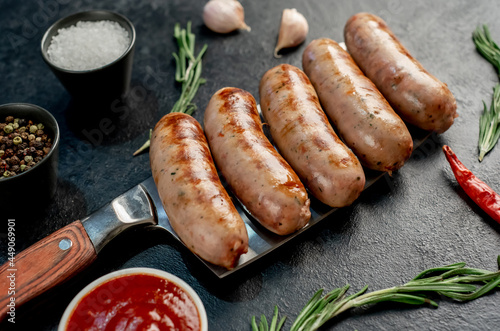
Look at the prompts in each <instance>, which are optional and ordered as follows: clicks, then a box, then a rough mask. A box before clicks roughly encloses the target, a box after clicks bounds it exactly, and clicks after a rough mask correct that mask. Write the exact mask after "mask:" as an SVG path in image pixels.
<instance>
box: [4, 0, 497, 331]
mask: <svg viewBox="0 0 500 331" xmlns="http://www.w3.org/2000/svg"><path fill="white" fill-rule="evenodd" d="M203 4H204V2H201V1H195V0H182V1H181V0H173V1H172V0H168V1H167V0H163V1H159V0H146V1H128V0H121V1H111V0H100V1H94V0H78V1H68V0H49V1H45V0H39V1H15V0H2V2H1V3H0V104H4V103H10V102H28V103H33V104H37V105H40V106H42V107H44V108H46V109H48V110H49V111H51V112H52V114H54V116H55V117H56V119H57V120H58V122H59V125H60V127H61V131H62V139H61V148H60V163H59V179H58V192H57V195H56V197H55V199H54V201H53V202H52V203H51V204H50V205H49V206H47V207H46V208H45V209H41V210H39V211H38V212H37V213H36V216H33V217H28V218H27V217H23V216H21V211H20V210H12V209H11V207H10V206H6V205H2V204H1V202H0V215H1V218H3V222H2V223H3V224H6V221H7V218H15V219H16V243H17V249H18V250H21V249H24V248H26V247H27V246H29V245H31V244H33V243H35V242H36V241H38V240H39V239H41V238H43V237H44V236H46V235H48V234H50V233H51V232H53V231H55V230H57V229H59V228H61V227H62V226H64V225H66V224H69V223H70V222H72V221H74V220H76V219H80V218H83V217H84V216H86V215H88V214H90V213H92V212H93V211H95V210H96V209H98V208H99V207H101V206H103V205H105V204H106V203H108V202H109V201H110V200H112V199H113V198H114V197H116V196H117V195H119V194H121V193H123V192H124V191H126V190H127V189H128V188H130V187H132V186H134V185H136V184H138V183H139V182H141V181H142V180H144V179H146V178H148V177H149V176H150V169H149V163H148V154H147V153H146V154H143V155H140V156H138V157H132V153H133V151H134V150H135V149H137V148H138V147H139V146H140V145H142V143H143V142H144V141H145V139H146V137H147V135H148V133H147V131H148V129H149V128H151V127H153V125H154V124H155V123H156V121H157V120H158V119H159V118H160V117H161V116H162V115H164V114H166V113H168V112H169V110H170V108H171V107H172V106H173V104H174V102H175V100H176V99H177V97H178V95H179V90H180V88H179V86H178V85H176V84H175V82H174V77H173V74H174V63H173V60H172V56H171V53H172V52H174V51H176V45H175V43H174V39H173V37H172V35H173V27H174V23H176V22H180V23H182V25H183V26H184V25H185V23H186V22H187V21H188V20H191V21H192V22H193V30H194V32H195V33H196V35H197V38H198V39H197V40H198V42H197V45H198V47H201V45H202V43H207V44H208V45H209V46H208V51H207V53H206V55H205V57H204V59H203V63H204V72H203V76H204V77H206V78H207V79H208V82H207V84H205V85H204V86H202V87H201V88H200V90H199V92H198V95H197V97H196V99H195V100H194V101H195V102H196V103H197V105H198V106H199V108H198V110H197V111H196V113H195V115H194V116H195V117H196V118H197V119H198V120H201V119H202V117H203V109H204V108H205V107H206V105H207V103H208V100H209V98H210V96H211V95H212V94H213V93H214V92H215V91H216V90H218V89H219V88H222V87H224V86H235V87H240V88H243V89H245V90H248V91H249V92H251V93H252V94H253V95H254V96H256V97H257V98H258V84H259V80H260V78H261V76H262V75H263V74H264V72H265V71H266V70H268V69H270V68H271V67H273V66H275V65H277V64H279V63H290V64H293V65H296V66H299V67H301V56H302V51H303V49H304V48H305V46H306V45H307V43H308V42H310V41H311V40H313V39H315V38H319V37H330V38H332V39H335V40H337V41H342V39H343V37H342V35H343V26H344V23H345V22H346V21H347V19H348V18H349V17H350V16H351V15H352V14H355V13H357V12H360V11H369V12H372V13H375V14H378V15H380V16H381V17H383V18H384V19H385V20H386V21H387V22H388V24H389V25H390V26H391V27H392V29H393V31H394V32H395V33H396V35H397V36H398V37H399V38H400V40H401V41H402V42H403V43H404V45H405V46H407V48H408V49H409V50H410V52H411V53H412V54H413V55H414V56H415V57H416V58H417V59H418V60H420V61H421V62H422V63H423V65H424V66H425V67H426V68H427V69H428V70H429V71H430V72H432V73H433V74H435V75H436V76H437V77H438V78H440V79H441V80H442V81H444V82H446V83H447V84H448V85H449V87H450V89H451V91H452V92H453V93H454V95H455V96H456V99H457V103H458V112H459V114H460V117H459V118H458V119H457V120H456V122H455V124H454V125H453V126H452V127H451V129H450V130H449V131H447V132H446V133H444V134H442V135H432V136H431V137H430V138H429V139H428V140H427V141H426V142H425V143H424V144H423V145H422V146H421V147H420V148H419V149H418V150H417V151H415V152H414V154H413V157H412V158H411V159H410V160H409V162H408V163H407V164H406V165H405V166H404V167H403V168H402V169H401V170H400V171H398V172H396V173H394V174H393V176H392V177H388V176H385V177H384V178H383V179H381V180H380V181H379V182H378V183H376V184H375V185H374V186H372V187H371V188H370V189H368V190H367V191H365V192H364V193H363V194H362V196H361V197H360V198H359V200H358V201H357V202H355V203H354V204H353V205H352V206H351V207H348V208H343V209H341V210H339V211H337V212H335V213H334V214H333V215H332V217H330V218H329V219H327V220H324V221H323V222H322V223H321V224H319V225H318V226H315V227H314V228H311V229H310V230H308V231H306V232H305V233H303V234H302V235H301V236H300V237H298V238H296V239H295V240H293V241H292V242H290V243H288V244H287V245H285V246H284V247H282V248H281V249H279V250H277V251H275V252H273V253H272V254H270V255H269V256H266V257H265V258H263V259H262V260H259V261H258V262H257V263H255V264H252V265H251V266H249V267H247V268H245V269H243V270H244V271H243V272H239V273H236V274H234V275H233V276H232V277H230V278H229V279H224V280H222V281H221V280H218V279H216V278H215V277H214V276H213V275H212V274H210V272H209V271H208V270H207V269H206V268H205V267H204V266H203V265H201V264H200V263H199V261H198V260H197V259H196V258H193V257H192V255H191V254H190V253H189V252H187V251H186V250H185V249H184V248H183V247H182V246H181V245H179V244H178V243H176V242H174V241H173V240H172V239H171V238H170V237H169V236H168V235H165V234H164V233H163V232H162V231H157V230H144V229H141V230H135V231H132V232H130V233H127V234H124V235H122V236H120V237H118V238H116V239H115V240H114V241H113V242H112V243H110V244H109V245H108V246H107V247H106V248H105V249H104V250H103V251H102V252H101V254H100V255H99V257H98V259H97V261H96V262H95V263H94V264H93V265H92V266H91V267H90V268H88V269H87V270H85V271H84V272H82V273H81V274H80V275H78V276H77V277H76V278H74V279H72V280H70V281H69V282H67V283H66V284H64V285H62V286H60V287H58V288H57V289H55V290H53V291H50V292H49V293H46V294H45V295H42V296H41V297H39V298H37V299H35V300H33V301H31V302H30V303H28V304H26V305H25V306H23V307H20V308H18V309H17V316H16V317H17V318H16V324H15V325H12V324H10V323H5V322H4V323H3V324H1V325H0V329H5V330H13V329H18V330H29V329H31V330H33V328H34V327H35V325H36V327H35V329H36V330H55V329H56V327H57V324H58V321H59V319H60V317H61V316H62V313H63V311H64V309H65V307H66V305H67V304H68V303H69V302H70V300H71V299H72V297H73V296H74V295H76V294H77V293H78V291H80V290H81V289H82V288H83V287H84V286H85V285H87V284H88V283H90V282H91V281H92V280H94V279H96V278H98V277H99V276H101V275H103V274H106V273H108V272H111V271H114V270H117V269H121V268H126V267H137V266H143V267H153V268H158V269H161V270H165V271H168V272H171V273H173V274H175V275H177V276H180V277H181V278H182V279H184V280H185V281H186V282H187V283H189V284H190V285H191V286H192V287H193V288H194V289H195V290H196V291H197V292H198V294H199V295H200V297H201V298H202V300H203V302H204V304H205V307H206V310H207V313H208V319H209V326H210V330H249V329H250V318H251V316H252V315H260V314H262V313H265V314H266V315H268V316H270V315H271V313H272V310H273V307H274V305H275V304H278V305H279V307H280V311H281V313H283V314H286V315H288V316H289V320H288V321H287V323H286V326H287V328H288V327H290V326H291V321H292V320H293V318H294V317H295V316H296V315H297V314H298V313H299V311H300V309H301V308H302V306H303V305H304V304H305V303H306V302H307V300H308V299H309V298H310V297H311V296H312V294H313V293H314V292H315V291H316V290H317V289H319V288H325V289H326V290H331V289H333V288H335V287H339V286H343V285H344V284H346V283H350V284H351V285H352V291H357V290H359V289H361V288H362V287H363V286H364V285H365V284H369V285H370V289H371V290H377V289H382V288H387V287H390V286H393V285H398V284H402V283H404V282H406V281H408V280H410V279H411V278H413V277H414V276H415V275H416V274H417V273H418V272H420V271H421V270H424V269H426V268H429V267H433V266H440V265H444V264H449V263H454V262H459V261H464V262H467V263H468V265H470V266H473V267H477V268H483V269H489V270H495V269H497V264H496V257H497V255H498V254H499V252H500V249H499V247H500V235H499V231H500V225H498V224H496V223H495V222H494V221H492V220H491V219H490V218H489V217H488V216H487V215H486V214H485V213H484V212H482V211H481V210H480V209H479V208H478V207H477V206H476V205H475V204H474V203H473V202H472V201H471V200H470V199H468V197H467V196H466V195H465V194H464V192H463V191H462V189H461V188H460V187H459V186H458V184H457V183H456V181H455V179H454V177H453V175H452V173H451V171H450V169H449V167H448V164H447V162H446V160H445V158H444V155H443V153H442V152H441V146H442V145H443V144H449V145H450V146H451V147H452V148H453V149H454V151H455V152H456V153H457V154H458V156H459V158H460V159H461V160H462V161H463V162H464V163H465V164H466V165H467V166H468V167H469V168H470V169H471V170H472V171H474V172H475V174H476V175H477V176H478V177H479V178H481V179H483V180H484V181H486V182H487V183H488V184H489V185H490V186H491V187H492V188H494V189H496V190H498V191H500V176H498V164H499V161H500V153H499V150H498V147H497V148H495V149H494V150H493V151H492V152H491V153H490V154H489V155H488V156H487V157H486V158H485V160H484V161H483V162H482V163H479V162H478V161H477V139H478V138H477V137H478V123H479V116H480V114H481V112H482V103H481V101H482V100H485V101H486V103H487V104H488V105H489V104H490V101H491V95H492V88H493V86H494V84H495V83H496V82H497V81H498V77H497V75H496V73H495V71H494V69H493V67H492V66H491V65H490V64H489V63H488V62H487V61H485V60H484V59H483V58H482V57H481V56H480V55H479V54H478V53H477V52H476V50H475V48H474V45H473V42H472V39H471V34H472V31H473V30H474V29H475V28H476V26H477V25H478V24H482V23H487V24H489V26H490V29H491V31H492V34H493V35H494V36H495V38H496V39H497V40H498V41H500V21H499V20H498V17H499V16H498V15H499V14H500V2H498V1H493V0H491V1H479V0H476V1H465V0H461V1H412V2H409V1H397V0H394V1H367V0H366V1H329V0H310V1H299V0H294V1H285V0H275V1H263V0H259V1H248V0H242V4H243V6H244V7H245V11H246V22H247V24H248V25H250V26H251V27H252V31H251V32H250V33H249V32H244V31H242V32H236V33H231V34H229V35H225V36H223V35H217V34H214V33H212V32H211V31H209V30H208V29H207V28H206V27H205V26H204V25H203V22H202V18H201V13H202V9H203ZM293 7H295V8H297V9H298V10H299V11H300V12H302V13H303V14H304V15H305V16H306V18H307V19H308V20H309V25H310V31H309V35H308V37H307V41H306V43H304V44H303V45H301V46H299V47H298V48H296V49H293V50H290V51H286V52H284V56H283V57H282V58H281V59H275V58H273V56H272V53H273V49H274V45H275V43H276V40H277V35H278V29H279V23H280V19H281V11H282V10H283V9H284V8H293ZM87 9H108V10H113V11H116V12H119V13H121V14H124V15H125V16H127V17H128V18H129V19H130V20H131V21H132V22H133V23H134V25H135V27H136V30H137V44H136V52H135V59H134V68H133V75H132V94H131V95H130V96H129V100H128V103H127V104H121V105H120V107H123V108H121V110H122V111H121V112H119V115H120V116H115V117H110V119H111V120H112V124H113V126H112V128H113V130H111V132H106V133H103V131H102V130H100V129H99V123H101V121H102V120H103V119H105V118H108V117H107V116H103V115H102V114H100V115H99V114H98V115H95V114H94V115H92V109H83V110H82V109H79V107H78V105H75V104H74V103H73V102H72V100H71V98H70V96H69V95H68V93H67V92H66V91H65V90H64V88H63V87H62V85H61V84H60V83H59V82H58V81H57V79H56V78H55V76H54V75H53V74H52V73H51V72H50V71H49V69H48V67H47V66H46V65H45V63H44V62H43V61H42V57H41V55H40V41H41V38H42V36H43V33H44V31H45V30H46V29H47V28H48V27H49V26H50V25H51V24H52V23H53V22H55V21H56V20H57V19H59V18H61V17H64V16H66V15H68V14H71V13H74V12H77V11H81V10H87ZM22 198H23V199H25V201H26V208H29V206H30V201H32V199H36V189H35V191H30V192H27V193H26V197H22ZM5 232H6V229H5V228H3V229H1V230H0V234H1V236H0V262H4V261H5V260H6V258H7V255H6V247H7V246H6V243H5V238H6V236H5ZM436 299H437V300H438V302H439V303H440V307H439V308H438V309H432V308H428V307H407V306H403V305H397V304H380V305H377V306H373V307H369V308H364V309H358V310H355V311H353V312H350V313H346V314H344V315H343V316H342V317H340V318H338V319H336V320H335V321H333V323H330V324H328V325H327V326H326V327H325V329H338V330H403V329H408V330H417V329H418V330H497V329H498V328H499V327H500V314H499V311H500V305H499V302H500V300H499V299H500V293H493V294H491V295H488V296H486V297H484V298H481V299H478V300H476V301H473V302H470V303H466V304H460V303H456V302H453V301H451V300H449V299H445V298H441V297H437V298H436Z"/></svg>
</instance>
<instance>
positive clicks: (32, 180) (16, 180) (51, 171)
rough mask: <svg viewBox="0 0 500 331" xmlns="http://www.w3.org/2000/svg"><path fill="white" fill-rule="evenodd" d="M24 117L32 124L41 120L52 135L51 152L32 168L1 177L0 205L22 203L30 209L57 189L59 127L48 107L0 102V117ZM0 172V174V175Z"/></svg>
mask: <svg viewBox="0 0 500 331" xmlns="http://www.w3.org/2000/svg"><path fill="white" fill-rule="evenodd" d="M9 115H10V116H14V118H24V119H26V120H32V121H33V122H35V123H43V125H44V126H45V128H44V129H43V130H44V131H45V132H46V133H47V134H48V136H49V137H50V138H52V142H53V143H52V148H51V150H50V152H49V153H48V154H47V155H46V156H45V157H44V158H43V159H42V160H41V161H40V162H38V163H37V164H35V166H33V167H32V168H31V169H29V170H26V171H24V172H21V173H19V174H17V175H14V176H12V177H4V178H2V179H0V201H1V205H2V206H8V207H9V210H14V209H13V208H14V207H17V206H24V208H28V209H30V208H31V207H35V206H36V207H38V206H43V205H44V204H47V203H48V202H49V201H50V200H51V199H52V198H53V196H54V194H55V192H56V189H57V164H58V154H59V126H58V125H57V121H56V119H55V118H54V116H52V114H51V113H49V112H48V111H47V110H45V109H43V108H42V107H39V106H36V105H32V104H28V103H9V104H5V105H0V119H1V121H2V122H3V121H4V120H5V117H7V116H9ZM0 175H3V173H2V174H0Z"/></svg>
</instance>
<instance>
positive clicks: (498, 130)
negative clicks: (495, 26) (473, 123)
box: [472, 25, 500, 161]
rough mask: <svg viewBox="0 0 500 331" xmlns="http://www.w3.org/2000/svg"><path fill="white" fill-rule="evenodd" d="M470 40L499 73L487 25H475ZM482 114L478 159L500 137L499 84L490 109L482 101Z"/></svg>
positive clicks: (498, 50) (499, 54)
mask: <svg viewBox="0 0 500 331" xmlns="http://www.w3.org/2000/svg"><path fill="white" fill-rule="evenodd" d="M472 40H473V41H474V44H475V45H476V49H477V50H478V52H479V53H480V54H481V55H482V56H483V57H484V58H485V59H486V60H488V61H489V62H490V63H491V64H493V66H494V67H495V68H496V70H497V73H498V74H499V75H500V48H499V47H498V45H497V44H496V43H495V42H494V41H493V38H492V37H491V34H490V31H489V29H488V26H487V25H483V26H482V29H481V27H477V28H476V30H475V31H474V32H473V34H472ZM483 106H484V110H483V114H482V115H481V118H480V120H479V143H478V146H479V161H482V160H483V158H484V156H485V155H486V154H487V153H488V152H489V151H491V150H492V149H493V147H495V145H496V143H497V142H498V138H500V85H499V84H498V83H497V84H496V85H495V87H494V89H493V101H492V102H491V105H490V109H489V110H488V107H487V106H486V103H485V102H484V101H483Z"/></svg>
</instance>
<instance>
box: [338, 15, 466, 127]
mask: <svg viewBox="0 0 500 331" xmlns="http://www.w3.org/2000/svg"><path fill="white" fill-rule="evenodd" d="M344 38H345V43H346V46H347V49H348V51H349V53H350V54H351V55H352V57H353V58H354V60H355V61H356V63H357V64H358V65H359V67H360V68H361V70H362V71H363V72H364V73H365V75H366V76H368V78H370V79H371V80H372V81H373V82H374V83H375V85H376V86H377V87H378V89H379V90H380V92H382V94H383V95H384V96H385V98H386V99H387V100H388V101H389V103H390V104H391V105H392V107H394V110H395V111H396V112H397V113H398V114H399V115H400V116H401V117H402V118H403V120H405V121H407V122H408V123H411V124H414V125H415V126H417V127H419V128H422V129H424V130H430V131H435V132H437V133H442V132H445V131H446V130H448V128H449V127H450V126H451V125H452V124H453V121H454V119H455V118H456V117H457V116H458V115H457V113H456V111H457V104H456V101H455V97H454V96H453V94H452V93H451V92H450V90H449V89H448V87H447V85H446V84H444V83H442V82H441V81H439V80H438V79H437V78H436V77H434V76H433V75H431V74H430V73H428V72H427V71H426V70H425V69H424V68H423V67H422V65H421V64H420V63H419V62H418V61H417V60H415V59H414V58H413V57H412V56H411V55H410V53H409V52H408V50H407V49H406V48H405V47H404V46H403V45H402V44H401V43H400V42H399V40H398V39H397V38H396V36H395V35H394V34H393V33H392V31H391V30H390V29H389V27H388V26H387V24H386V23H385V22H384V21H383V20H382V19H381V18H380V17H377V16H375V15H372V14H368V13H359V14H356V15H354V16H352V17H351V18H350V19H349V20H348V21H347V23H346V25H345V28H344Z"/></svg>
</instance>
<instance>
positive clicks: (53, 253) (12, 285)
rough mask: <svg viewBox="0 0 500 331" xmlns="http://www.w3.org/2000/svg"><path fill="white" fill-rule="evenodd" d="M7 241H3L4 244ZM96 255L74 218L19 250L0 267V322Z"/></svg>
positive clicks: (69, 275)
mask: <svg viewBox="0 0 500 331" xmlns="http://www.w3.org/2000/svg"><path fill="white" fill-rule="evenodd" d="M8 242H9V240H7V243H8ZM96 257H97V253H96V251H95V249H94V245H93V244H92V241H90V238H89V236H88V235H87V232H86V231H85V229H84V227H83V225H82V222H80V221H75V222H73V223H71V224H69V225H67V226H65V227H63V228H62V229H59V230H58V231H56V232H54V233H52V234H51V235H49V236H47V237H45V238H44V239H42V240H40V241H39V242H37V243H35V244H34V245H32V246H30V247H28V248H27V249H25V250H24V251H22V252H19V253H18V254H16V255H15V256H14V258H13V259H11V256H10V255H9V260H8V261H7V262H6V263H5V264H4V265H3V266H1V267H0V321H2V320H3V319H4V318H9V316H12V315H11V314H9V312H11V311H15V309H16V308H17V307H19V306H20V305H22V304H23V303H25V302H27V301H29V300H30V299H33V298H34V297H36V296H38V295H40V294H42V293H43V292H45V291H47V290H49V289H51V288H52V287H54V286H56V285H58V284H60V283H62V282H64V281H65V280H67V279H69V278H71V277H73V276H74V275H75V274H76V273H78V272H79V271H80V270H82V269H84V268H85V267H87V266H88V265H89V264H90V263H92V261H94V260H95V258H96Z"/></svg>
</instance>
